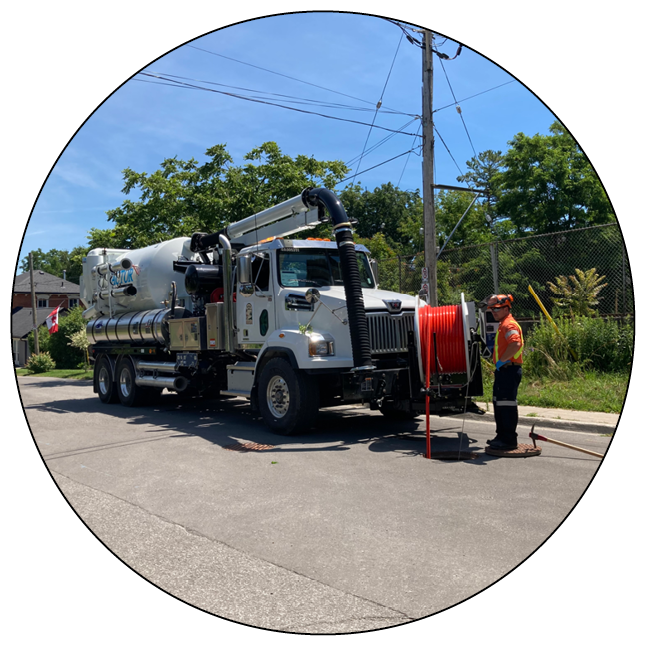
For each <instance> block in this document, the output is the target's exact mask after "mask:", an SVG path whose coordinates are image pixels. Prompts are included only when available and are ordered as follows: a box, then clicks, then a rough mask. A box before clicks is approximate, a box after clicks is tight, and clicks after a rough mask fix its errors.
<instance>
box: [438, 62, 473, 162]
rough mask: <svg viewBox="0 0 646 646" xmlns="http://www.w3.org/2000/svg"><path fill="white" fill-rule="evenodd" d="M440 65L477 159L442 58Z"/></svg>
mask: <svg viewBox="0 0 646 646" xmlns="http://www.w3.org/2000/svg"><path fill="white" fill-rule="evenodd" d="M440 65H441V66H442V71H443V72H444V76H445V77H446V82H447V83H448V84H449V89H450V90H451V95H452V96H453V100H454V101H455V104H456V106H457V109H458V114H459V115H460V119H461V120H462V125H463V126H464V131H465V132H466V133H467V137H468V138H469V143H470V144H471V150H473V156H474V157H477V156H478V153H476V149H475V147H474V145H473V141H471V135H470V134H469V129H468V128H467V124H466V122H465V121H464V117H463V116H462V109H461V108H460V106H459V105H458V100H457V99H456V98H455V92H454V91H453V86H452V85H451V81H450V80H449V75H448V74H447V73H446V68H445V67H444V61H443V60H442V59H441V58H440Z"/></svg>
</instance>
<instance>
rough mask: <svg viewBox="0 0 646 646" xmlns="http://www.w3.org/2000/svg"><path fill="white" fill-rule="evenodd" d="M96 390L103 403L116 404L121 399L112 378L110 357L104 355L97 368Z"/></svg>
mask: <svg viewBox="0 0 646 646" xmlns="http://www.w3.org/2000/svg"><path fill="white" fill-rule="evenodd" d="M95 375H96V390H97V392H98V393H99V399H100V400H101V402H102V403H103V404H114V403H116V402H117V400H118V399H119V396H118V395H117V387H116V384H115V383H114V379H113V378H112V366H111V365H110V359H108V357H106V356H105V355H103V356H102V357H101V358H100V359H99V362H98V363H97V365H96V368H95Z"/></svg>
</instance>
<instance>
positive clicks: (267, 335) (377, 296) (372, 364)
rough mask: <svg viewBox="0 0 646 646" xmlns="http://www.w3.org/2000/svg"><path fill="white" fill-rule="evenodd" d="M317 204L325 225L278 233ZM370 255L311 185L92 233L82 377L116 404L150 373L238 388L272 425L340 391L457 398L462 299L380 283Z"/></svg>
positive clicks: (436, 402) (288, 424)
mask: <svg viewBox="0 0 646 646" xmlns="http://www.w3.org/2000/svg"><path fill="white" fill-rule="evenodd" d="M330 220H331V221H332V223H333V233H334V236H335V240H334V241H329V240H322V239H312V238H310V239H307V240H289V239H286V238H285V236H288V235H290V234H293V233H296V232H299V231H304V230H307V229H311V228H314V227H315V226H317V225H318V224H319V223H320V222H322V221H328V222H329V221H330ZM374 267H375V265H374V262H373V261H370V260H369V254H368V250H367V249H366V248H365V247H363V246H360V245H355V244H354V242H353V240H352V228H351V223H350V222H349V221H348V217H347V215H346V213H345V210H344V208H343V206H342V204H341V202H340V201H339V199H338V198H337V197H336V195H335V194H334V193H332V192H331V191H329V190H327V189H323V188H312V189H305V190H304V191H303V193H302V194H301V195H298V196H296V197H294V198H292V199H290V200H287V201H286V202H283V203H282V204H279V205H277V206H274V207H272V208H269V209H267V210H265V211H262V212H261V213H257V214H255V215H252V216H250V217H247V218H245V219H243V220H241V221H239V222H234V223H233V224H230V225H229V226H228V227H226V228H225V229H224V230H222V231H220V232H217V233H211V234H203V233H195V234H193V236H192V237H191V238H177V239H174V240H168V241H166V242H160V243H159V244H155V245H151V246H149V247H146V248H144V249H136V250H125V249H94V250H93V251H90V252H89V254H88V255H87V257H86V258H85V259H84V266H83V277H82V281H81V298H82V300H83V302H84V303H85V306H86V307H87V309H86V310H85V312H84V316H85V318H86V319H89V321H88V324H87V334H88V338H89V340H90V343H91V344H92V345H91V354H92V357H93V359H94V363H95V368H94V390H95V392H96V393H98V395H99V398H100V400H101V401H102V402H104V403H113V402H116V401H119V402H120V403H121V404H122V405H124V406H136V405H139V404H142V403H145V402H147V401H149V400H150V399H151V397H154V396H155V395H156V394H160V393H161V392H162V391H163V389H168V390H169V391H174V392H177V393H183V394H188V395H191V396H205V397H215V396H221V395H228V396H238V397H246V398H248V399H250V400H251V405H252V407H253V408H254V409H255V410H260V412H261V414H262V417H263V419H264V420H265V422H266V423H267V425H268V426H269V427H270V428H271V429H272V431H274V432H276V433H279V434H282V435H289V434H292V433H296V432H298V431H299V430H304V429H306V428H308V427H310V426H312V424H313V423H314V421H315V418H316V415H317V413H318V410H319V409H320V408H323V407H329V406H335V405H343V404H349V403H357V404H364V405H369V406H370V408H371V409H373V410H379V411H381V412H382V413H383V414H384V415H386V416H388V417H391V418H393V419H410V418H413V417H415V416H416V415H418V414H420V413H422V412H423V411H425V410H426V406H427V400H428V404H429V409H430V412H432V413H434V414H450V413H459V412H463V411H464V409H465V407H466V406H467V404H468V403H469V402H470V398H471V397H474V396H477V395H480V394H482V376H481V371H480V345H479V337H478V336H477V334H476V332H475V328H476V311H475V305H474V304H473V303H465V302H464V298H462V302H461V303H460V304H459V305H456V306H449V307H440V308H431V307H429V306H428V305H426V304H425V303H424V302H423V301H421V300H420V299H419V298H418V297H414V296H409V295H406V294H397V293H394V292H387V291H382V290H379V289H378V288H377V282H376V279H375V275H374V273H373V268H374Z"/></svg>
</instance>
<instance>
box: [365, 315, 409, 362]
mask: <svg viewBox="0 0 646 646" xmlns="http://www.w3.org/2000/svg"><path fill="white" fill-rule="evenodd" d="M366 318H367V320H368V333H369V334H370V348H371V353H372V354H387V353H390V352H407V351H408V332H409V330H414V329H415V312H404V313H403V314H397V315H393V314H388V313H387V312H383V313H382V312H377V313H369V312H366Z"/></svg>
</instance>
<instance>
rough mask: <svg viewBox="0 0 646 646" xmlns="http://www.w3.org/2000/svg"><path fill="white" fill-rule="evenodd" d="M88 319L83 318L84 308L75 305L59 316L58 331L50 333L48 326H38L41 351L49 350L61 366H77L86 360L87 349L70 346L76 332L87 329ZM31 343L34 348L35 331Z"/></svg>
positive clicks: (30, 336)
mask: <svg viewBox="0 0 646 646" xmlns="http://www.w3.org/2000/svg"><path fill="white" fill-rule="evenodd" d="M86 323H87V321H86V320H85V319H84V318H83V308H82V307H81V306H80V305H78V306H76V307H73V308H72V309H71V310H69V312H67V313H66V314H64V315H63V316H60V315H59V317H58V332H54V334H50V333H49V331H48V330H47V326H45V325H43V326H42V327H40V328H38V347H39V349H40V351H41V352H43V351H45V352H49V353H50V354H51V355H52V359H54V361H55V362H56V365H57V366H58V367H59V368H76V367H77V366H78V364H79V363H81V362H82V361H85V351H84V350H83V349H80V348H75V347H71V346H69V345H68V344H69V342H70V339H71V337H72V335H73V334H74V333H75V332H78V331H79V330H83V329H85V325H86ZM29 345H30V348H31V349H32V352H33V351H34V350H33V333H30V335H29Z"/></svg>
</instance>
